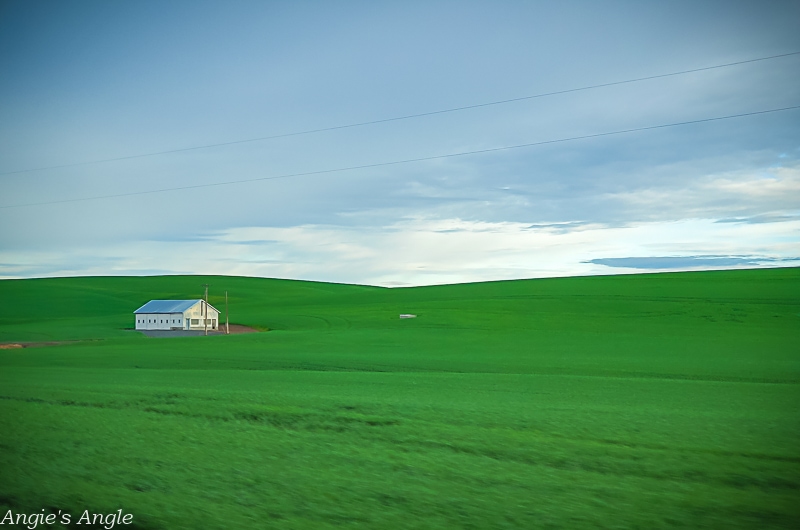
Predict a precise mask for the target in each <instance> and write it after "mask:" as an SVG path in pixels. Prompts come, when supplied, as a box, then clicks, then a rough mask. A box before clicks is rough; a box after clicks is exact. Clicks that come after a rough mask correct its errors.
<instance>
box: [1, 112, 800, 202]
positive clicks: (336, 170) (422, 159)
mask: <svg viewBox="0 0 800 530" xmlns="http://www.w3.org/2000/svg"><path fill="white" fill-rule="evenodd" d="M795 109H800V105H794V106H792V107H783V108H779V109H768V110H759V111H755V112H745V113H742V114H730V115H728V116H718V117H715V118H703V119H699V120H690V121H681V122H676V123H665V124H661V125H650V126H647V127H636V128H634V129H623V130H620V131H610V132H602V133H595V134H586V135H583V136H571V137H569V138H558V139H556V140H543V141H540V142H531V143H526V144H517V145H507V146H503V147H492V148H489V149H478V150H475V151H462V152H460V153H450V154H447V155H435V156H426V157H420V158H407V159H404V160H393V161H391V162H377V163H374V164H363V165H360V166H348V167H340V168H334V169H322V170H319V171H307V172H304V173H289V174H285V175H276V176H272V177H258V178H252V179H242V180H228V181H224V182H212V183H208V184H193V185H191V186H178V187H174V188H161V189H157V190H145V191H131V192H127V193H115V194H112V195H98V196H95V197H81V198H77V199H62V200H58V201H47V202H34V203H27V204H11V205H5V206H0V209H6V208H23V207H28V206H46V205H52V204H64V203H70V202H84V201H94V200H100V199H114V198H119V197H131V196H134V195H149V194H153V193H164V192H167V191H182V190H191V189H197V188H212V187H217V186H228V185H232V184H245V183H248V182H260V181H265V180H278V179H288V178H294V177H307V176H311V175H323V174H326V173H339V172H342V171H352V170H356V169H368V168H375V167H385V166H394V165H399V164H409V163H412V162H425V161H429V160H441V159H444V158H454V157H457V156H467V155H476V154H481V153H494V152H497V151H508V150H511V149H521V148H524V147H534V146H537V145H546V144H556V143H562V142H571V141H575V140H586V139H589V138H599V137H602V136H613V135H617V134H627V133H633V132H640V131H650V130H653V129H665V128H668V127H679V126H682V125H691V124H695V123H706V122H711V121H720V120H729V119H733V118H743V117H745V116H755V115H758V114H768V113H772V112H783V111H787V110H795Z"/></svg>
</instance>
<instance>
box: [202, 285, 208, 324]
mask: <svg viewBox="0 0 800 530" xmlns="http://www.w3.org/2000/svg"><path fill="white" fill-rule="evenodd" d="M203 287H205V288H206V303H205V304H204V311H203V312H204V313H205V314H204V315H203V329H204V330H205V332H206V337H207V336H208V284H207V283H205V284H203Z"/></svg>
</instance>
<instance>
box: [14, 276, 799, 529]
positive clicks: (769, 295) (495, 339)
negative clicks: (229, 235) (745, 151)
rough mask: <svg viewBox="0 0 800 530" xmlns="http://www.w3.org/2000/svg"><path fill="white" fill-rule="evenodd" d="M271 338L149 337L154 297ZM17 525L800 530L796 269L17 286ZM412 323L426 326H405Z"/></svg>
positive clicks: (94, 281) (137, 280)
mask: <svg viewBox="0 0 800 530" xmlns="http://www.w3.org/2000/svg"><path fill="white" fill-rule="evenodd" d="M204 283H209V284H211V286H212V287H211V293H212V296H211V300H210V301H211V303H212V304H214V305H215V306H216V307H218V308H220V309H222V308H223V307H224V299H223V298H222V296H220V295H222V293H223V292H224V291H225V290H227V291H228V292H229V295H230V310H231V321H232V322H235V323H239V324H246V325H251V326H255V327H259V328H262V329H269V330H271V331H269V332H267V333H259V334H251V335H239V336H218V337H208V338H206V337H192V338H176V339H148V338H145V337H142V336H141V335H139V334H138V333H136V332H133V331H130V330H126V329H125V328H130V327H132V326H133V315H132V311H133V310H134V309H136V308H138V307H139V306H140V305H142V304H143V303H145V302H146V301H148V300H150V299H153V298H162V299H169V298H178V299H180V298H197V297H199V295H200V294H201V293H202V287H201V286H202V284H204ZM0 299H2V300H3V302H4V303H3V304H2V305H1V306H0V343H2V342H44V341H69V342H64V343H63V344H61V345H57V346H42V347H30V348H25V349H15V350H0V448H2V451H0V508H2V511H3V512H5V511H6V510H7V509H9V508H11V509H14V510H26V511H28V512H30V511H31V510H33V511H40V510H41V509H42V508H46V509H50V508H53V509H62V510H66V511H70V512H72V513H75V514H79V513H80V512H82V511H83V510H84V509H90V510H104V511H105V512H110V511H114V510H117V509H119V508H122V509H123V510H124V511H126V512H128V513H133V514H134V521H135V522H136V524H137V525H138V527H139V528H199V527H203V528H234V527H241V528H245V527H277V528H328V527H331V528H333V527H341V526H345V527H354V528H420V527H428V528H432V527H442V528H445V527H463V528H504V527H507V528H519V527H525V528H529V527H553V528H558V527H563V528H585V527H602V528H605V527H615V528H636V527H646V528H659V527H670V526H677V527H704V526H705V527H720V528H722V527H724V528H764V527H777V528H781V527H784V528H792V527H795V526H797V524H798V522H800V511H799V510H798V508H797V504H796V498H797V492H798V489H800V450H798V449H797V447H798V446H800V444H798V443H797V442H798V439H800V436H798V435H800V416H798V413H797V410H798V405H800V391H799V389H800V348H798V346H797V345H798V344H800V269H772V270H758V271H755V270H753V271H726V272H702V273H679V274H656V275H639V276H609V277H593V278H562V279H548V280H530V281H507V282H490V283H481V284H464V285H450V286H437V287H424V288H411V289H383V288H376V287H366V286H352V285H335V284H323V283H312V282H298V281H286V280H268V279H253V278H236V277H197V276H190V277H187V276H170V277H153V278H71V279H41V280H20V281H2V282H0ZM400 313H414V314H417V315H418V318H416V319H410V320H400V319H399V318H398V315H399V314H400Z"/></svg>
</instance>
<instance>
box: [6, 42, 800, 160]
mask: <svg viewBox="0 0 800 530" xmlns="http://www.w3.org/2000/svg"><path fill="white" fill-rule="evenodd" d="M793 55H800V51H796V52H790V53H782V54H779V55H770V56H768V57H759V58H756V59H747V60H743V61H735V62H731V63H725V64H718V65H714V66H704V67H702V68H693V69H690V70H681V71H678V72H670V73H666V74H657V75H651V76H646V77H637V78H635V79H626V80H623V81H612V82H609V83H599V84H595V85H588V86H583V87H578V88H568V89H564V90H556V91H553V92H543V93H540V94H533V95H528V96H521V97H517V98H510V99H502V100H497V101H490V102H487V103H477V104H474V105H465V106H461V107H452V108H447V109H440V110H434V111H428V112H419V113H415V114H407V115H403V116H394V117H390V118H382V119H377V120H370V121H363V122H356V123H349V124H344V125H335V126H331V127H321V128H318V129H308V130H304V131H297V132H290V133H281V134H274V135H271V136H260V137H258V138H247V139H242V140H232V141H228V142H218V143H213V144H204V145H196V146H191V147H182V148H177V149H167V150H164V151H155V152H152V153H141V154H136V155H127V156H118V157H113V158H103V159H99V160H89V161H83V162H73V163H69V164H59V165H55V166H45V167H38V168H28V169H17V170H14V171H5V172H0V176H4V175H13V174H19V173H31V172H35V171H45V170H50V169H62V168H67V167H77V166H86V165H92V164H101V163H108V162H118V161H122V160H131V159H135V158H146V157H152V156H159V155H167V154H171V153H181V152H186V151H195V150H199V149H209V148H212V147H223V146H229V145H237V144H244V143H252V142H261V141H266V140H274V139H277V138H288V137H291V136H302V135H307V134H314V133H321V132H327V131H336V130H341V129H350V128H355V127H364V126H367V125H376V124H379V123H388V122H394V121H401V120H409V119H413V118H421V117H425V116H434V115H437V114H446V113H450V112H459V111H464V110H470V109H477V108H482V107H490V106H495V105H504V104H507V103H514V102H518V101H525V100H531V99H537V98H544V97H549V96H556V95H559V94H569V93H572V92H581V91H586V90H594V89H598V88H604V87H611V86H618V85H624V84H630V83H638V82H641V81H649V80H652V79H663V78H665V77H674V76H678V75H685V74H691V73H696V72H704V71H708V70H714V69H719V68H728V67H731V66H737V65H741V64H748V63H755V62H760V61H768V60H772V59H778V58H782V57H789V56H793Z"/></svg>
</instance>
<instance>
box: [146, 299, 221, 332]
mask: <svg viewBox="0 0 800 530" xmlns="http://www.w3.org/2000/svg"><path fill="white" fill-rule="evenodd" d="M133 313H134V314H135V315H136V329H160V330H197V331H203V330H204V329H206V323H205V322H203V319H204V318H207V319H208V322H207V324H208V331H217V329H218V327H219V311H218V310H217V309H216V308H215V307H214V306H212V305H211V304H207V303H206V302H205V300H150V301H149V302H147V303H146V304H144V305H143V306H142V307H140V308H139V309H137V310H136V311H134V312H133Z"/></svg>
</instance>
